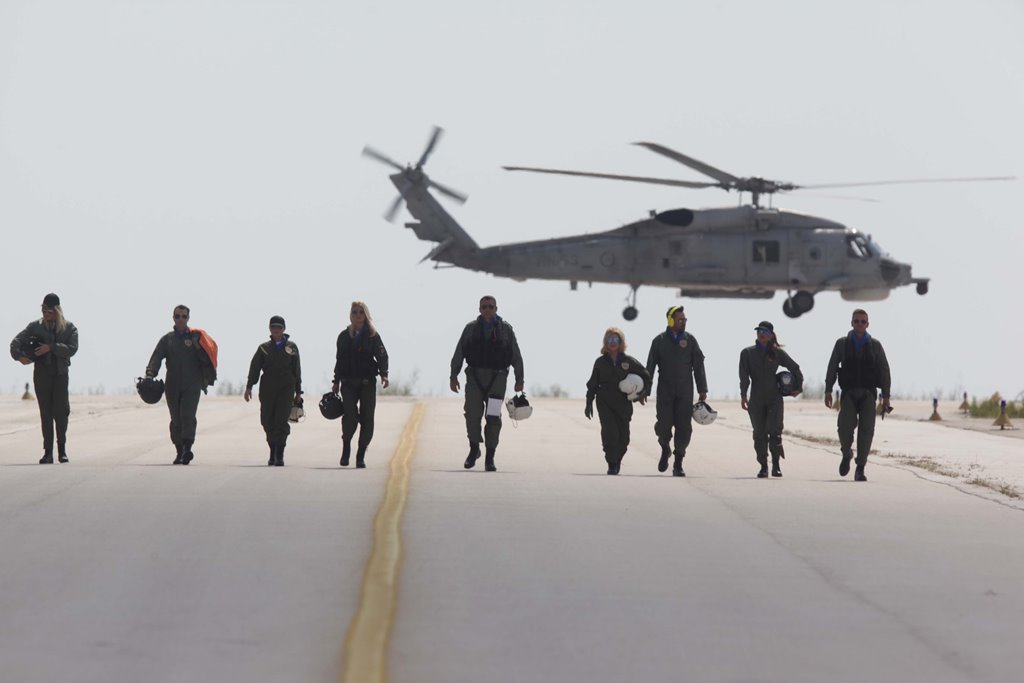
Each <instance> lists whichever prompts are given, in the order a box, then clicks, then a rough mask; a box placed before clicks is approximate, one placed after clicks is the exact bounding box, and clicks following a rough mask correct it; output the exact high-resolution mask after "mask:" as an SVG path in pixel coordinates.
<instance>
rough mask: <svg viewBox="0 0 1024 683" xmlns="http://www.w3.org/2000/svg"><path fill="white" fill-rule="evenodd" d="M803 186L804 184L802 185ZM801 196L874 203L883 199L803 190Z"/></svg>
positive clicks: (879, 202) (878, 202)
mask: <svg viewBox="0 0 1024 683" xmlns="http://www.w3.org/2000/svg"><path fill="white" fill-rule="evenodd" d="M801 187H802V186H801ZM797 196H799V197H801V198H802V197H814V198H815V199H843V200H847V201H854V202H870V203H872V204H881V203H882V200H881V199H874V198H873V197H854V196H852V195H843V194H822V193H820V192H801V193H800V194H799V195H797Z"/></svg>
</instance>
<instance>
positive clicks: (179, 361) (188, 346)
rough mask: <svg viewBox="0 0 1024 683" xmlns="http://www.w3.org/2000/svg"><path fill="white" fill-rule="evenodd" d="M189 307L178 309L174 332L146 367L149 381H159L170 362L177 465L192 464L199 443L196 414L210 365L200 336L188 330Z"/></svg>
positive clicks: (168, 388) (168, 393)
mask: <svg viewBox="0 0 1024 683" xmlns="http://www.w3.org/2000/svg"><path fill="white" fill-rule="evenodd" d="M189 313H190V311H189V308H188V306H175V308H174V313H173V317H174V329H173V330H171V331H170V332H168V333H167V334H165V335H164V336H162V337H160V341H158V342H157V343H156V349H154V350H153V355H152V356H151V357H150V359H149V365H148V366H146V377H156V376H157V375H158V374H159V373H160V364H161V363H162V362H163V361H164V360H165V359H166V360H167V379H166V381H165V383H164V398H165V399H166V400H167V410H168V411H169V412H170V414H171V441H172V442H173V443H174V448H175V450H176V451H177V457H175V459H174V464H175V465H187V464H189V463H190V462H192V458H193V457H194V456H193V453H192V444H193V443H195V440H196V412H197V411H198V410H199V394H200V392H202V391H204V390H205V389H206V384H205V382H204V378H203V368H204V366H205V365H207V364H209V363H210V360H209V358H208V357H207V355H206V352H204V351H203V350H202V349H201V348H200V346H199V333H198V332H193V331H192V330H191V329H189V326H188V320H189Z"/></svg>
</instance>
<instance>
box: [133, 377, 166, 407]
mask: <svg viewBox="0 0 1024 683" xmlns="http://www.w3.org/2000/svg"><path fill="white" fill-rule="evenodd" d="M135 390H136V391H138V392H139V396H141V397H142V400H143V401H145V402H146V403H159V402H160V399H161V398H163V396H164V381H163V380H162V379H153V378H152V377H139V379H138V381H137V382H135Z"/></svg>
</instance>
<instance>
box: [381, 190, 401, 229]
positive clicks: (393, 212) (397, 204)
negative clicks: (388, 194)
mask: <svg viewBox="0 0 1024 683" xmlns="http://www.w3.org/2000/svg"><path fill="white" fill-rule="evenodd" d="M403 201H404V200H403V198H402V195H398V196H397V197H395V201H393V202H391V206H390V207H389V208H388V210H387V211H386V212H384V219H385V220H386V221H387V222H388V223H394V222H395V218H397V217H398V212H399V211H401V210H402V202H403Z"/></svg>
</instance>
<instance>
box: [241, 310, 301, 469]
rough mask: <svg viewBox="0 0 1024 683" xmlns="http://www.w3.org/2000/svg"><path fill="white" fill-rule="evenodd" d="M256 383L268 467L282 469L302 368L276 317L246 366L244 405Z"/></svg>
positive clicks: (291, 343) (282, 322)
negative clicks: (267, 446)
mask: <svg viewBox="0 0 1024 683" xmlns="http://www.w3.org/2000/svg"><path fill="white" fill-rule="evenodd" d="M260 373H262V377H261V376H260ZM257 382H259V384H260V424H261V425H263V431H264V432H266V434H267V444H268V445H269V446H270V460H269V461H268V462H267V465H276V466H277V467H282V466H284V447H285V444H286V443H287V442H288V434H289V433H290V432H291V426H290V425H289V424H288V415H289V414H290V413H291V410H292V405H295V404H298V405H302V367H301V365H300V364H299V347H298V346H296V345H295V342H293V341H291V340H290V339H289V338H288V335H287V334H285V333H284V318H282V317H281V316H279V315H275V316H273V317H271V318H270V340H269V341H265V342H263V343H262V344H260V345H259V346H258V347H256V353H254V354H253V357H252V361H251V362H250V363H249V379H248V381H247V382H246V385H245V394H244V396H243V398H245V401H246V403H248V402H249V401H250V400H252V388H253V386H255V385H256V383H257Z"/></svg>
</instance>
